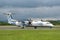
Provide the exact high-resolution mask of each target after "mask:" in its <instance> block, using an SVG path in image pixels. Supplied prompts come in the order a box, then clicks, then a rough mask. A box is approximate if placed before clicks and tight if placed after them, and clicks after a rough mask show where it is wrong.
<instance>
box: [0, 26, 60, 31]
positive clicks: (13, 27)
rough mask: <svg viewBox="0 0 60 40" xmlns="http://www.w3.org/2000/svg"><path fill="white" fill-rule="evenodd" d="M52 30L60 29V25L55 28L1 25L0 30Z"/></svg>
mask: <svg viewBox="0 0 60 40" xmlns="http://www.w3.org/2000/svg"><path fill="white" fill-rule="evenodd" d="M32 29H33V30H51V29H54V30H55V29H57V30H60V26H55V27H53V28H48V27H37V29H34V27H25V28H24V29H21V27H17V26H0V30H32Z"/></svg>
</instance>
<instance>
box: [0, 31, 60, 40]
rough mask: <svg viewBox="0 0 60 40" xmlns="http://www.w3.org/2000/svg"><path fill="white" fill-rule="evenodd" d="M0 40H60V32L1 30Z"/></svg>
mask: <svg viewBox="0 0 60 40" xmlns="http://www.w3.org/2000/svg"><path fill="white" fill-rule="evenodd" d="M0 40H60V30H0Z"/></svg>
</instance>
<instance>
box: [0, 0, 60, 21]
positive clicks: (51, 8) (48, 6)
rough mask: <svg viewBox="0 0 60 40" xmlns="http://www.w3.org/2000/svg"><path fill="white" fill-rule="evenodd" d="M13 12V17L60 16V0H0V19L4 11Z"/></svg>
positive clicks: (2, 17)
mask: <svg viewBox="0 0 60 40" xmlns="http://www.w3.org/2000/svg"><path fill="white" fill-rule="evenodd" d="M9 11H10V12H13V13H15V14H14V19H17V20H20V19H21V18H22V19H24V18H30V17H33V18H60V0H0V20H7V18H6V16H4V15H3V13H4V12H9Z"/></svg>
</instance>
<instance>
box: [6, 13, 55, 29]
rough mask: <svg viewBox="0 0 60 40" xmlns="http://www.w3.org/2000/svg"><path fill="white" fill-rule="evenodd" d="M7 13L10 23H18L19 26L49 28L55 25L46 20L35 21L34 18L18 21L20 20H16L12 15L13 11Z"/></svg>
mask: <svg viewBox="0 0 60 40" xmlns="http://www.w3.org/2000/svg"><path fill="white" fill-rule="evenodd" d="M5 15H6V16H7V19H8V23H9V24H13V25H16V26H18V27H21V28H24V27H29V26H30V27H34V28H35V29H36V28H37V27H40V26H41V27H49V28H52V27H53V26H54V25H53V24H52V23H50V22H44V21H41V20H39V21H34V20H31V19H30V20H26V21H18V20H15V19H13V17H12V13H10V12H9V13H5Z"/></svg>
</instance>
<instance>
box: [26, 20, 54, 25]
mask: <svg viewBox="0 0 60 40" xmlns="http://www.w3.org/2000/svg"><path fill="white" fill-rule="evenodd" d="M28 23H29V21H25V24H26V25H28V26H54V25H53V24H52V23H50V22H43V21H31V24H30V25H29V24H28Z"/></svg>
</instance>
